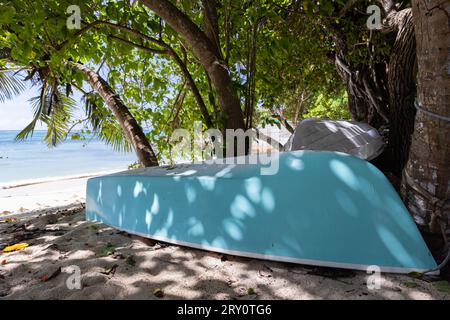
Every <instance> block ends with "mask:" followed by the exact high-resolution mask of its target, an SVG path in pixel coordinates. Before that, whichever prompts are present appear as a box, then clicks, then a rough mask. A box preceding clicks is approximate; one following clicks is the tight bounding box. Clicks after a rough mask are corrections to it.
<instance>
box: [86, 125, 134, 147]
mask: <svg viewBox="0 0 450 320" xmlns="http://www.w3.org/2000/svg"><path fill="white" fill-rule="evenodd" d="M95 134H96V135H97V137H98V138H99V139H100V140H102V141H103V142H105V143H106V144H108V145H109V146H111V147H112V148H113V149H114V150H115V151H121V152H130V151H132V150H133V148H132V147H131V144H130V143H129V141H128V139H127V138H126V137H125V136H124V133H123V130H122V128H121V127H120V125H119V124H118V123H117V122H116V121H104V122H102V124H101V127H100V128H99V130H97V131H95Z"/></svg>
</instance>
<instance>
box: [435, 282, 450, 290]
mask: <svg viewBox="0 0 450 320" xmlns="http://www.w3.org/2000/svg"><path fill="white" fill-rule="evenodd" d="M433 285H434V287H435V288H436V289H438V290H439V291H442V292H445V293H450V283H449V282H448V281H445V280H441V281H436V282H433Z"/></svg>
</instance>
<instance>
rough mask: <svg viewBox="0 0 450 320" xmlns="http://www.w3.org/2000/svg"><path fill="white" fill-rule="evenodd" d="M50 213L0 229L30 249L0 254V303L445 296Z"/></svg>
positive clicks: (394, 278)
mask: <svg viewBox="0 0 450 320" xmlns="http://www.w3.org/2000/svg"><path fill="white" fill-rule="evenodd" d="M49 213H52V211H51V210H48V211H47V212H46V214H47V215H43V216H41V217H39V216H36V217H35V218H32V219H26V218H23V219H19V220H17V221H16V222H12V223H3V224H0V244H2V245H4V244H5V243H11V241H16V240H19V241H26V242H27V243H29V244H30V246H29V247H27V248H25V249H22V250H20V251H16V252H12V253H8V254H2V255H1V260H2V261H3V260H5V261H6V263H5V264H4V265H1V266H0V296H1V298H0V299H159V298H157V297H156V296H155V295H154V291H155V290H156V289H160V290H161V291H162V292H163V293H164V295H163V297H162V299H185V298H188V299H385V298H396V299H411V298H438V299H441V298H445V296H444V295H443V294H440V293H438V292H437V291H436V290H433V287H432V285H431V284H429V283H426V282H424V281H421V280H411V278H407V277H406V276H398V275H383V277H385V280H384V281H383V283H382V286H381V289H380V290H369V289H368V288H367V286H366V281H367V276H368V275H367V274H366V273H364V272H353V271H348V270H336V269H322V268H313V267H305V266H301V265H296V264H289V263H280V262H271V261H264V260H257V259H248V258H239V257H234V256H223V255H219V254H215V253H211V252H207V251H201V250H195V249H189V248H185V247H179V246H173V245H168V244H165V243H162V242H156V241H150V240H148V239H142V238H139V237H135V236H132V235H130V234H127V233H124V232H120V231H117V230H115V229H112V228H110V227H108V226H106V225H104V224H100V223H91V222H86V221H85V220H84V211H83V210H81V211H80V210H75V211H67V212H60V213H59V214H58V215H57V216H56V217H54V216H52V217H50V218H49V217H48V214H49ZM69 266H72V267H73V266H77V267H79V268H80V272H81V273H80V275H81V289H79V290H78V289H73V290H70V289H69V288H68V287H67V281H68V280H69V277H70V276H71V274H69V273H66V272H65V270H66V268H68V267H69ZM59 269H61V270H62V272H60V273H58V272H55V271H56V270H59ZM407 281H408V282H412V281H415V282H416V283H417V285H416V287H415V288H408V287H405V286H403V285H402V283H405V282H407ZM250 289H253V290H250ZM447 298H448V297H447Z"/></svg>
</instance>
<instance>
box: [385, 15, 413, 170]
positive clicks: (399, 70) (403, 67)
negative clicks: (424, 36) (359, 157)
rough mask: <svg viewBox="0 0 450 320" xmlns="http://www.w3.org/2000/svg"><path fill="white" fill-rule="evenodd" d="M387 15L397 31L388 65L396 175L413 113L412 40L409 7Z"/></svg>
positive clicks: (392, 166) (406, 149)
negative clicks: (389, 15)
mask: <svg viewBox="0 0 450 320" xmlns="http://www.w3.org/2000/svg"><path fill="white" fill-rule="evenodd" d="M391 16H392V18H390V19H389V22H390V25H391V27H392V28H393V29H394V30H396V31H397V35H396V39H395V42H394V47H393V49H392V53H391V57H390V60H389V65H388V70H389V72H388V88H389V124H390V125H389V140H388V141H389V144H388V152H389V155H388V157H389V162H390V171H392V172H393V173H394V174H395V175H396V176H397V177H400V176H401V172H402V170H403V167H404V166H405V164H406V161H407V160H408V154H409V147H410V145H411V136H412V133H413V131H414V117H415V114H416V109H415V108H414V99H415V96H416V84H415V80H416V73H417V67H416V65H417V61H416V40H415V37H414V25H413V22H412V11H411V9H410V8H408V9H404V10H401V11H399V12H393V13H392V14H391Z"/></svg>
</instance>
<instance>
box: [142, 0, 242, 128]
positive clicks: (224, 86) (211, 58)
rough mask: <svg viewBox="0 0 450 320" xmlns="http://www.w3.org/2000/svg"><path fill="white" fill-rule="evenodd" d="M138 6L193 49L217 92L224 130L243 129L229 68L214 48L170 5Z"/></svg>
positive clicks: (165, 2) (148, 3)
mask: <svg viewBox="0 0 450 320" xmlns="http://www.w3.org/2000/svg"><path fill="white" fill-rule="evenodd" d="M141 2H142V3H143V4H144V5H145V6H147V7H148V8H149V9H150V10H152V11H153V12H155V13H156V14H157V15H158V16H159V17H161V18H162V19H164V20H165V21H166V22H167V24H168V25H170V26H171V27H172V28H173V29H174V30H175V31H176V32H177V33H178V34H179V35H180V36H181V37H182V38H183V39H184V40H185V41H186V42H187V43H188V44H189V46H190V47H191V48H192V51H193V53H194V54H195V56H196V57H197V58H198V59H199V60H200V63H201V64H202V65H203V66H204V68H205V70H206V72H207V73H208V75H209V77H210V78H211V81H212V83H213V85H214V87H215V89H216V92H217V96H218V99H219V104H220V106H221V107H222V110H223V112H224V114H225V119H224V120H225V126H226V128H228V129H244V127H245V124H244V117H243V113H242V110H241V106H240V102H239V99H238V98H237V97H236V96H235V95H234V94H233V92H232V88H231V77H230V74H229V71H228V68H227V66H226V63H225V62H224V61H223V59H222V58H221V57H220V56H219V55H218V54H217V50H216V45H215V44H213V43H212V42H211V41H210V39H209V38H208V37H207V35H206V34H205V33H204V32H203V31H202V30H200V29H199V27H198V26H197V25H196V24H194V23H193V22H192V21H191V20H190V19H189V18H188V17H187V16H186V15H185V14H184V13H183V12H181V11H180V10H179V9H178V8H177V7H176V6H175V5H173V4H172V3H171V2H170V1H168V0H160V1H153V0H141Z"/></svg>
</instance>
